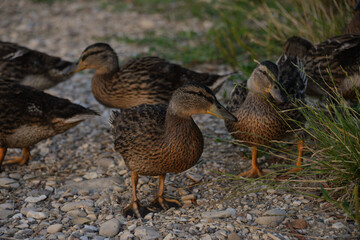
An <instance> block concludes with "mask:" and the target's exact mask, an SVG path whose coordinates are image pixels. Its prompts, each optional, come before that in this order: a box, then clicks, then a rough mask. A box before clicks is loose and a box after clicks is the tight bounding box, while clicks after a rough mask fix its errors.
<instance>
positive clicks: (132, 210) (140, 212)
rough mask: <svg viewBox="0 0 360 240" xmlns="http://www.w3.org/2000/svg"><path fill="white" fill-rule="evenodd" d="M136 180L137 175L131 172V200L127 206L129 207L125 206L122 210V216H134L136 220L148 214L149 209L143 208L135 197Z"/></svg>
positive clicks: (137, 178)
mask: <svg viewBox="0 0 360 240" xmlns="http://www.w3.org/2000/svg"><path fill="white" fill-rule="evenodd" d="M138 180H139V175H138V174H137V173H136V172H131V186H132V199H131V203H130V204H129V206H127V207H126V208H124V210H123V214H124V215H125V217H126V216H128V215H130V216H134V217H137V218H142V217H144V216H145V215H146V214H148V213H149V212H150V210H149V209H147V208H144V207H143V206H142V205H141V204H140V202H139V200H138V198H137V196H136V187H137V184H138Z"/></svg>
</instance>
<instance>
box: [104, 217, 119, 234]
mask: <svg viewBox="0 0 360 240" xmlns="http://www.w3.org/2000/svg"><path fill="white" fill-rule="evenodd" d="M120 228H121V226H120V222H119V220H117V219H116V218H113V219H111V220H109V221H107V222H104V223H102V224H101V225H100V231H99V234H100V235H101V236H104V237H113V236H115V235H116V234H118V233H119V232H120Z"/></svg>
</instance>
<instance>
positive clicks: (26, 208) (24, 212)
mask: <svg viewBox="0 0 360 240" xmlns="http://www.w3.org/2000/svg"><path fill="white" fill-rule="evenodd" d="M29 211H35V212H36V211H38V209H37V208H35V207H23V208H21V210H20V212H21V213H22V214H23V215H25V216H26V214H27V213H28V212H29Z"/></svg>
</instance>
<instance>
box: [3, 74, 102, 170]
mask: <svg viewBox="0 0 360 240" xmlns="http://www.w3.org/2000/svg"><path fill="white" fill-rule="evenodd" d="M96 115H98V114H97V113H96V112H94V111H92V110H90V109H87V108H84V107H82V106H80V105H78V104H74V103H71V102H70V101H69V100H66V99H63V98H58V97H55V96H52V95H49V94H46V93H44V92H41V91H39V90H37V89H35V88H32V87H28V86H23V85H20V84H17V83H15V82H14V81H12V80H7V79H3V78H0V168H1V165H2V162H3V160H4V158H5V155H6V151H7V148H22V156H21V157H13V158H11V159H9V160H8V161H6V162H4V163H5V164H10V163H18V164H19V165H23V164H25V163H27V161H28V160H29V158H30V149H29V147H30V146H32V145H34V144H36V143H38V142H39V141H41V140H43V139H46V138H49V137H52V136H55V135H57V134H60V133H63V132H65V131H66V130H68V129H70V128H72V127H74V126H76V125H77V124H79V123H80V122H82V121H84V120H85V119H88V118H91V117H94V116H96ZM0 170H1V169H0Z"/></svg>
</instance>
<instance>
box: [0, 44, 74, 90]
mask: <svg viewBox="0 0 360 240" xmlns="http://www.w3.org/2000/svg"><path fill="white" fill-rule="evenodd" d="M74 70H75V64H74V63H72V62H69V61H65V60H62V59H61V58H59V57H54V56H50V55H48V54H46V53H42V52H39V51H35V50H31V49H28V48H26V47H22V46H19V45H17V44H15V43H11V42H1V41H0V77H1V78H5V79H10V80H13V81H15V82H18V83H20V84H23V85H27V86H31V87H34V88H36V89H39V90H44V89H47V88H50V87H53V86H55V85H57V84H58V83H60V82H63V81H65V80H67V79H69V78H70V77H71V76H72V75H73V74H74Z"/></svg>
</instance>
